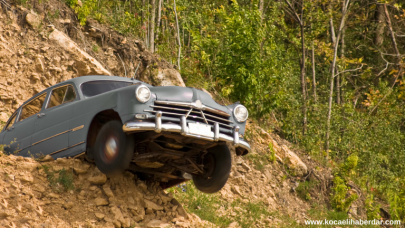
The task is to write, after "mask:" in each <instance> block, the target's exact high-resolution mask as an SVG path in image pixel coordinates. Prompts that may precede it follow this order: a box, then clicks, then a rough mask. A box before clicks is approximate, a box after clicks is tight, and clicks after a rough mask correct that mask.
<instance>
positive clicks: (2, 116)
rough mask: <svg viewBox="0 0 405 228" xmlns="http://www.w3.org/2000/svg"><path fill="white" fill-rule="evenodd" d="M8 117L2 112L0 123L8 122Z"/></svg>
mask: <svg viewBox="0 0 405 228" xmlns="http://www.w3.org/2000/svg"><path fill="white" fill-rule="evenodd" d="M8 118H9V117H8V115H7V114H6V113H4V112H2V113H1V114H0V121H1V122H7V121H8Z"/></svg>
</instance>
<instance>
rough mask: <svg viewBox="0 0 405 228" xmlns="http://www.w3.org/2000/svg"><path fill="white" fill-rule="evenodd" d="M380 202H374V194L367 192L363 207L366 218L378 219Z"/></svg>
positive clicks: (379, 216)
mask: <svg viewBox="0 0 405 228" xmlns="http://www.w3.org/2000/svg"><path fill="white" fill-rule="evenodd" d="M380 206H381V205H380V204H377V203H375V202H374V195H373V194H368V195H367V199H366V202H365V208H366V212H367V219H368V220H373V219H380V218H381V215H380Z"/></svg>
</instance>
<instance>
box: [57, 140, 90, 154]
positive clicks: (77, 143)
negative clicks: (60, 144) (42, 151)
mask: <svg viewBox="0 0 405 228" xmlns="http://www.w3.org/2000/svg"><path fill="white" fill-rule="evenodd" d="M83 143H84V141H83V142H79V143H77V144H75V145H73V146H68V147H66V148H63V149H61V150H58V151H55V152H52V153H50V154H49V155H54V154H57V153H59V152H62V151H65V150H67V149H70V148H73V147H75V146H78V145H80V144H83Z"/></svg>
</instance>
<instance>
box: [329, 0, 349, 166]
mask: <svg viewBox="0 0 405 228" xmlns="http://www.w3.org/2000/svg"><path fill="white" fill-rule="evenodd" d="M349 2H350V0H347V1H346V0H343V10H342V19H341V21H340V26H339V31H338V34H337V37H336V41H335V45H334V54H333V61H332V73H331V76H330V88H329V102H328V103H329V105H328V115H327V121H326V140H325V141H326V143H325V144H326V145H325V150H326V156H327V159H329V135H330V120H331V117H332V100H333V88H334V85H333V82H334V79H335V69H336V58H337V51H338V46H339V39H340V35H341V33H342V29H343V27H344V24H345V20H346V13H347V8H348V6H349Z"/></svg>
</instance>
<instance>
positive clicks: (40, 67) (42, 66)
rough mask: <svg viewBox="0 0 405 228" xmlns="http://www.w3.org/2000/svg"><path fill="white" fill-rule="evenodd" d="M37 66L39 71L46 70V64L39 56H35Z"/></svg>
mask: <svg viewBox="0 0 405 228" xmlns="http://www.w3.org/2000/svg"><path fill="white" fill-rule="evenodd" d="M35 68H36V69H37V71H38V72H41V73H42V72H44V71H45V67H44V64H43V63H42V60H41V58H39V57H37V58H35Z"/></svg>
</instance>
